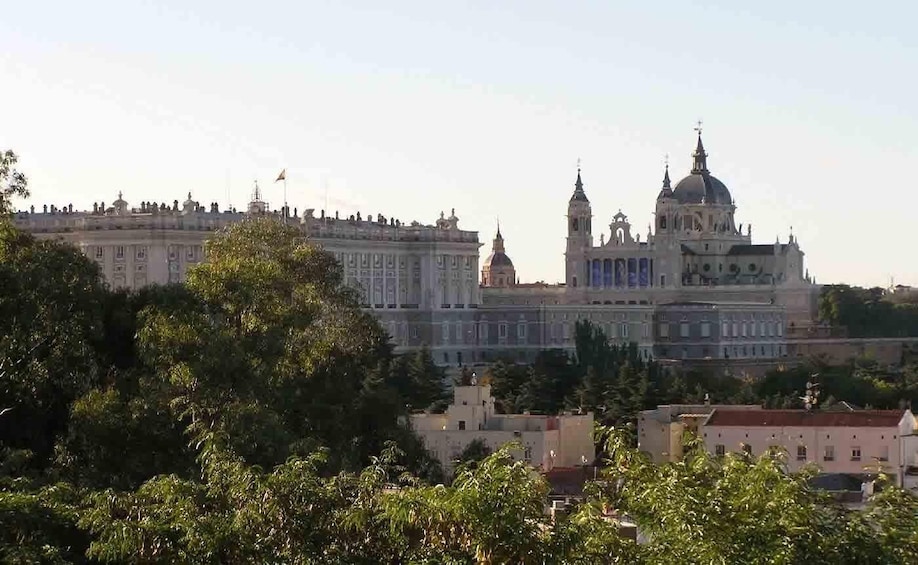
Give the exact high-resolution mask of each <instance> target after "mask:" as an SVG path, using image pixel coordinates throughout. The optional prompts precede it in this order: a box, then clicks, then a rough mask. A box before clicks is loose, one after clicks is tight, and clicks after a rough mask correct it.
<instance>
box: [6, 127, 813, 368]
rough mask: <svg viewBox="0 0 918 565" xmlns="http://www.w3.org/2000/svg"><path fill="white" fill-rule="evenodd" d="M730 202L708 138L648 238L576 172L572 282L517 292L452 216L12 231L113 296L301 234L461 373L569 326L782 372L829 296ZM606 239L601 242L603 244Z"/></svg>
mask: <svg viewBox="0 0 918 565" xmlns="http://www.w3.org/2000/svg"><path fill="white" fill-rule="evenodd" d="M735 212H736V205H735V201H734V199H733V196H732V195H731V193H730V190H728V189H727V187H726V186H725V185H724V184H723V183H722V182H721V181H719V180H718V179H717V178H716V177H714V176H713V175H712V174H711V172H710V171H709V169H708V164H707V153H706V152H705V149H704V145H703V144H702V140H701V135H700V133H699V135H698V139H697V145H696V148H695V151H694V152H693V153H692V166H691V169H690V171H689V173H688V174H687V175H686V176H685V177H684V178H682V179H681V180H680V181H678V182H676V183H675V184H673V183H672V182H671V181H670V176H669V167H668V166H667V168H666V171H665V173H664V177H663V183H662V187H661V188H660V191H659V194H658V195H657V198H656V203H655V219H654V225H653V226H652V227H650V226H648V231H647V233H646V235H644V237H643V238H642V236H641V234H637V233H634V231H633V230H632V226H631V224H630V223H629V222H628V217H627V216H626V215H625V214H623V213H622V212H621V211H618V212H617V213H616V214H614V215H613V216H612V217H611V221H610V223H609V224H608V225H607V226H606V227H605V228H603V227H601V224H600V223H598V222H597V224H596V226H595V227H596V228H597V229H595V230H594V224H593V220H594V219H595V218H594V214H593V210H592V207H591V205H590V200H589V198H588V197H587V193H586V190H585V185H584V183H583V181H582V177H581V172H580V170H579V169H578V171H577V177H576V181H575V183H574V190H573V193H572V195H571V196H570V199H569V201H568V204H567V240H566V247H565V250H564V271H565V279H564V282H562V283H558V284H545V283H521V282H520V280H519V278H518V276H517V273H516V269H515V268H514V265H513V262H512V261H511V260H510V257H509V256H508V254H507V250H506V248H505V242H504V239H503V237H502V235H501V233H500V229H499V228H498V230H497V233H496V235H495V237H494V239H493V242H492V246H491V252H490V254H489V255H488V256H487V257H486V258H485V259H484V261H483V262H481V263H480V262H479V248H480V247H481V245H482V244H481V242H480V240H479V235H478V232H476V231H469V230H463V229H461V228H460V226H459V218H458V217H456V214H455V211H453V212H452V213H450V214H449V215H448V216H447V215H446V214H444V213H441V214H440V217H439V219H437V220H436V221H434V222H433V223H431V224H421V223H418V222H411V223H403V222H401V221H398V220H395V219H392V218H386V217H383V216H382V215H377V216H373V215H368V216H366V217H361V215H360V214H359V213H358V214H356V215H353V216H348V217H339V215H338V213H334V215H332V214H330V213H329V214H326V212H325V211H320V212H319V213H318V214H317V213H316V211H315V210H314V209H306V210H303V211H298V210H296V209H293V210H291V209H289V208H284V209H282V210H280V211H277V210H270V209H269V208H268V206H267V204H266V203H265V202H264V201H263V200H262V198H261V194H260V191H259V190H258V189H257V186H256V189H255V191H254V192H253V195H252V198H251V202H249V204H248V206H247V208H246V209H245V210H241V211H237V210H235V209H229V210H226V209H224V210H221V209H220V208H219V206H218V205H217V204H216V203H211V204H201V203H200V202H197V201H195V200H193V198H192V196H191V194H188V196H187V199H186V200H185V201H184V202H179V201H177V200H175V201H173V202H172V203H171V204H170V203H160V202H140V203H139V205H135V206H131V205H129V203H128V202H127V201H125V200H124V198H123V197H122V195H121V194H119V195H118V199H117V200H115V201H114V202H111V203H110V204H106V203H104V202H99V203H96V204H94V205H93V209H92V210H91V211H89V210H87V211H75V210H73V208H72V206H70V205H67V206H66V207H60V208H58V207H56V206H44V207H43V209H42V210H35V208H34V206H33V207H32V208H31V209H30V210H29V211H22V212H18V213H17V214H16V216H15V221H16V225H17V226H18V227H19V228H21V229H24V230H26V231H29V232H31V233H33V234H35V235H36V236H37V237H40V238H60V239H63V240H66V241H69V242H72V243H73V244H74V245H76V246H78V247H79V248H80V249H81V250H82V251H83V252H84V253H85V254H86V255H87V256H88V257H90V258H92V259H93V260H95V261H96V262H97V263H98V265H99V267H100V269H101V271H102V272H103V274H104V276H105V278H106V280H107V281H108V283H109V284H110V285H112V286H113V287H116V288H139V287H143V286H145V285H149V284H166V283H172V282H182V281H183V280H184V279H185V276H186V273H187V272H188V269H190V268H191V267H193V266H194V265H196V264H198V263H199V262H201V261H204V260H206V257H205V241H206V240H207V238H208V237H209V235H210V234H211V233H212V232H214V231H215V230H219V229H221V228H223V227H225V226H227V225H230V224H232V223H235V222H239V221H242V220H243V219H245V218H247V217H251V216H256V215H269V216H273V217H276V218H277V219H278V220H279V221H285V222H288V223H289V224H291V225H296V226H298V227H299V229H301V230H302V231H303V233H304V234H305V235H306V236H307V237H308V238H309V239H310V240H312V241H313V242H315V243H317V244H319V245H321V246H322V247H323V248H324V249H325V250H326V251H328V252H330V253H332V254H333V255H334V256H335V257H336V258H337V259H338V261H340V263H341V266H342V268H343V271H344V276H345V280H346V282H347V284H349V285H352V286H354V287H355V288H357V289H358V290H359V292H360V295H361V297H362V301H363V306H364V307H365V308H367V309H369V310H371V311H372V312H373V313H374V314H375V315H376V316H377V317H378V318H379V320H380V322H381V323H382V325H383V327H385V328H386V329H387V330H388V332H389V334H390V335H391V336H392V340H393V342H394V343H395V344H396V347H397V351H410V350H413V349H416V348H420V347H423V346H427V347H429V348H430V349H431V351H432V352H433V355H434V359H435V360H436V361H437V362H438V363H442V364H444V365H451V366H461V365H474V364H480V363H487V362H489V361H492V360H495V359H498V358H501V359H508V360H513V361H530V360H532V359H533V358H534V357H535V355H536V353H537V352H538V351H540V350H544V349H553V348H560V349H567V350H572V349H573V347H574V324H575V323H576V322H577V321H578V320H583V319H586V320H590V321H592V322H593V323H594V324H597V325H599V326H600V327H602V328H603V329H604V331H605V333H606V335H607V336H608V337H609V339H611V340H613V341H616V342H621V343H632V342H633V343H636V344H637V347H638V349H639V351H640V352H641V355H643V356H645V357H647V358H650V357H654V358H658V359H672V360H726V359H762V360H765V359H780V358H782V357H784V356H786V355H787V344H786V342H787V339H786V335H787V332H788V330H793V329H795V328H796V329H800V328H805V327H808V326H810V325H811V324H812V323H813V320H814V319H815V317H816V302H817V297H818V294H819V287H818V286H817V285H816V284H815V283H814V282H813V281H812V280H811V278H810V277H809V275H808V273H807V272H806V271H805V269H804V264H803V262H804V254H803V251H802V250H801V249H800V247H799V245H798V244H797V241H796V240H795V239H794V237H793V236H790V237H789V238H788V240H787V241H785V242H779V241H775V242H774V243H761V244H755V243H753V242H752V227H751V225H749V224H746V226H745V228H744V227H743V224H737V223H736V222H735V217H734V215H735ZM597 238H598V241H597Z"/></svg>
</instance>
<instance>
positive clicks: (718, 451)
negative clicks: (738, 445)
mask: <svg viewBox="0 0 918 565" xmlns="http://www.w3.org/2000/svg"><path fill="white" fill-rule="evenodd" d="M725 453H726V450H725V449H724V444H722V443H718V444H717V445H715V446H714V455H716V456H717V457H723V456H724V454H725Z"/></svg>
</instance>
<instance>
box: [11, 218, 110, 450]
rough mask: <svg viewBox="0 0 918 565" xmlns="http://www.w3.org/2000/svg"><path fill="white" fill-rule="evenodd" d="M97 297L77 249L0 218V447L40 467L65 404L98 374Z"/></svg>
mask: <svg viewBox="0 0 918 565" xmlns="http://www.w3.org/2000/svg"><path fill="white" fill-rule="evenodd" d="M104 296H105V288H104V286H103V284H102V282H101V279H100V275H99V271H98V268H97V267H96V265H95V263H93V262H92V261H90V260H88V259H86V258H85V257H84V256H83V255H82V253H80V252H79V250H78V249H76V248H75V247H73V246H71V245H68V244H64V243H60V242H57V241H39V240H37V239H35V238H34V237H32V236H31V235H27V234H25V233H22V232H20V231H19V230H17V229H15V228H14V227H13V226H12V225H11V224H9V223H7V222H0V411H2V412H3V414H2V415H0V447H2V446H7V447H11V448H17V449H28V450H31V451H33V452H34V453H35V455H36V458H35V459H34V463H35V464H36V465H38V466H43V465H44V462H45V461H46V460H47V458H48V457H49V456H50V454H51V451H52V447H53V444H54V441H55V439H56V437H57V435H58V434H60V433H61V432H63V431H64V429H65V428H66V423H67V419H68V415H69V412H70V407H71V405H72V403H73V402H74V401H75V400H76V399H77V398H79V397H80V396H81V395H83V394H84V393H86V392H87V391H89V390H90V389H91V388H92V387H93V386H95V385H97V384H98V383H99V382H101V379H102V378H103V375H104V372H105V369H104V367H103V366H102V365H100V363H99V361H98V351H99V350H100V348H102V347H103V340H102V336H103V329H102V328H103V319H102V312H103V302H104Z"/></svg>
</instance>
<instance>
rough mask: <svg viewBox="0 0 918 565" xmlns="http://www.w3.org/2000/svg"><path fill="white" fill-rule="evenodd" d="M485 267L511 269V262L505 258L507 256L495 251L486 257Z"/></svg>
mask: <svg viewBox="0 0 918 565" xmlns="http://www.w3.org/2000/svg"><path fill="white" fill-rule="evenodd" d="M484 266H485V267H490V268H492V269H493V268H494V267H511V268H512V267H513V261H511V260H510V258H509V257H507V254H506V253H504V252H502V251H496V252H494V253H491V254H490V255H488V258H487V259H485V262H484Z"/></svg>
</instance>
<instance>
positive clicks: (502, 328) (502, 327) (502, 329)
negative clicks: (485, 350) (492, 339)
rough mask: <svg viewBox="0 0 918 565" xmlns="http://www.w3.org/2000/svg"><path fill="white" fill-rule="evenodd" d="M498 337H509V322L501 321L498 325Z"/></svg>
mask: <svg viewBox="0 0 918 565" xmlns="http://www.w3.org/2000/svg"><path fill="white" fill-rule="evenodd" d="M497 337H501V338H505V337H507V324H505V323H501V324H499V325H498V326H497Z"/></svg>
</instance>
